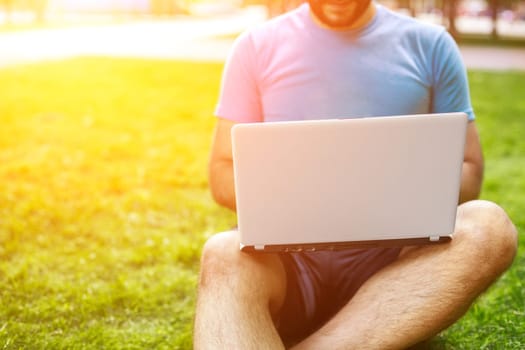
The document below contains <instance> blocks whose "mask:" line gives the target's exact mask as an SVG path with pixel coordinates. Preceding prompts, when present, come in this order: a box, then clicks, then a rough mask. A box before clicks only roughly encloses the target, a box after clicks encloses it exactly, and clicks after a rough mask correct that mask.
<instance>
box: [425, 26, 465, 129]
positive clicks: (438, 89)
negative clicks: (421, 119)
mask: <svg viewBox="0 0 525 350" xmlns="http://www.w3.org/2000/svg"><path fill="white" fill-rule="evenodd" d="M432 69H433V76H434V79H435V80H434V82H433V100H432V106H433V111H432V112H434V113H446V112H464V113H466V114H467V116H468V119H469V120H474V118H475V116H474V110H473V108H472V104H471V102H470V92H469V86H468V78H467V72H466V68H465V65H464V64H463V60H462V58H461V54H460V52H459V49H458V47H457V45H456V43H455V42H454V39H452V37H451V36H450V34H449V33H448V32H446V31H443V32H442V33H441V35H440V36H439V38H438V40H437V43H436V47H435V54H434V57H433V65H432Z"/></svg>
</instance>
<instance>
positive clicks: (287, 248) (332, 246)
mask: <svg viewBox="0 0 525 350" xmlns="http://www.w3.org/2000/svg"><path fill="white" fill-rule="evenodd" d="M451 240H452V236H433V237H430V238H429V237H421V238H402V239H386V240H370V241H353V242H326V243H306V244H268V245H243V244H242V243H241V245H240V250H241V251H243V252H258V253H295V252H315V251H318V250H342V249H357V248H359V249H362V248H374V247H402V246H411V245H427V244H443V243H448V242H450V241H451Z"/></svg>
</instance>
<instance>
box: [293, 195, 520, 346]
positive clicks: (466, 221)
mask: <svg viewBox="0 0 525 350" xmlns="http://www.w3.org/2000/svg"><path fill="white" fill-rule="evenodd" d="M516 248H517V232H516V229H515V227H514V225H513V224H512V222H511V221H510V220H509V218H508V217H507V215H506V214H505V212H504V211H503V210H502V209H501V208H500V207H498V206H496V205H495V204H492V203H490V202H486V201H473V202H468V203H465V204H463V205H461V206H460V207H459V208H458V216H457V221H456V232H455V234H454V239H453V240H452V242H451V243H450V244H444V245H436V246H422V247H407V248H406V249H404V250H403V251H402V253H401V256H400V258H399V259H398V260H397V261H396V262H394V263H393V264H391V265H389V266H387V267H386V268H385V269H383V270H381V271H379V272H378V273H377V274H376V275H374V276H373V277H372V278H370V279H369V280H368V281H367V282H365V284H364V285H363V286H362V287H361V289H360V290H359V291H358V292H357V294H356V295H355V296H354V297H353V298H352V300H351V301H350V302H349V303H348V304H347V305H346V306H345V307H344V308H343V309H342V310H341V311H340V312H339V313H338V314H337V315H336V316H335V317H334V318H333V319H332V320H330V321H329V322H328V323H327V324H326V325H325V326H324V327H322V328H321V329H320V330H319V331H318V332H316V333H314V334H313V335H311V336H310V337H308V338H307V339H305V340H304V341H303V342H302V343H300V344H298V345H297V346H296V349H334V350H335V349H403V348H407V347H409V346H411V345H414V344H416V343H419V342H421V341H424V340H426V339H428V338H430V337H433V336H434V335H436V334H437V333H439V332H440V331H442V330H443V329H445V328H447V327H448V326H450V325H451V324H452V323H453V322H455V321H456V320H457V319H459V318H460V317H461V316H462V315H463V314H464V313H465V312H466V311H467V309H468V308H469V306H470V305H471V303H472V302H473V301H474V300H475V298H476V297H477V296H478V295H479V294H480V293H482V292H483V291H484V290H486V288H487V287H488V286H490V284H491V283H492V282H494V281H495V280H496V279H497V278H498V277H499V276H500V275H501V274H502V273H503V272H504V271H505V270H506V269H507V268H508V267H509V266H510V264H511V263H512V260H513V258H514V255H515V253H516ZM294 349H295V348H294Z"/></svg>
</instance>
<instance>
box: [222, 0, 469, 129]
mask: <svg viewBox="0 0 525 350" xmlns="http://www.w3.org/2000/svg"><path fill="white" fill-rule="evenodd" d="M376 6H377V12H376V14H375V16H374V18H373V20H372V21H371V22H370V23H369V24H368V25H367V26H365V27H364V28H361V29H358V30H349V31H333V30H329V29H325V28H322V27H320V26H318V25H317V24H316V23H315V22H314V21H313V19H312V18H311V16H310V13H309V11H310V9H309V7H308V5H307V4H303V5H301V6H300V7H299V8H297V9H296V10H293V11H291V12H289V13H287V14H285V15H283V16H280V17H277V18H275V19H273V20H270V21H268V22H266V23H264V24H262V25H261V26H259V27H256V28H254V29H252V30H250V31H247V32H246V33H244V34H242V35H241V36H240V37H239V38H238V39H237V40H236V42H235V44H234V47H233V49H232V52H231V54H230V56H229V58H228V60H227V62H226V66H225V69H224V74H223V80H222V86H221V94H220V98H219V103H218V105H217V109H216V113H215V114H216V115H217V116H218V117H220V118H225V119H229V120H233V121H235V122H262V121H285V120H304V119H323V118H358V117H368V116H383V115H402V114H422V113H437V112H465V113H467V115H468V117H469V120H473V119H474V113H473V110H472V106H471V102H470V96H469V89H468V81H467V76H466V70H465V67H464V64H463V62H462V59H461V56H460V53H459V50H458V48H457V45H456V43H455V42H454V40H453V39H452V38H451V36H450V35H449V34H448V33H447V32H446V30H445V29H444V28H443V27H441V26H438V25H433V24H428V23H422V22H420V21H417V20H415V19H412V18H410V17H406V16H403V15H400V14H397V13H395V12H392V11H390V10H388V9H386V8H385V7H383V6H381V5H376Z"/></svg>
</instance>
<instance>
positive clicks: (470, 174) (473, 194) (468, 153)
mask: <svg viewBox="0 0 525 350" xmlns="http://www.w3.org/2000/svg"><path fill="white" fill-rule="evenodd" d="M482 181H483V153H482V151H481V144H480V142H479V135H478V129H477V127H476V124H475V122H474V121H470V122H469V123H468V125H467V139H466V143H465V156H464V160H463V172H462V175H461V191H460V195H459V203H463V202H467V201H469V200H472V199H477V198H478V197H479V193H480V191H481V183H482Z"/></svg>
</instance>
